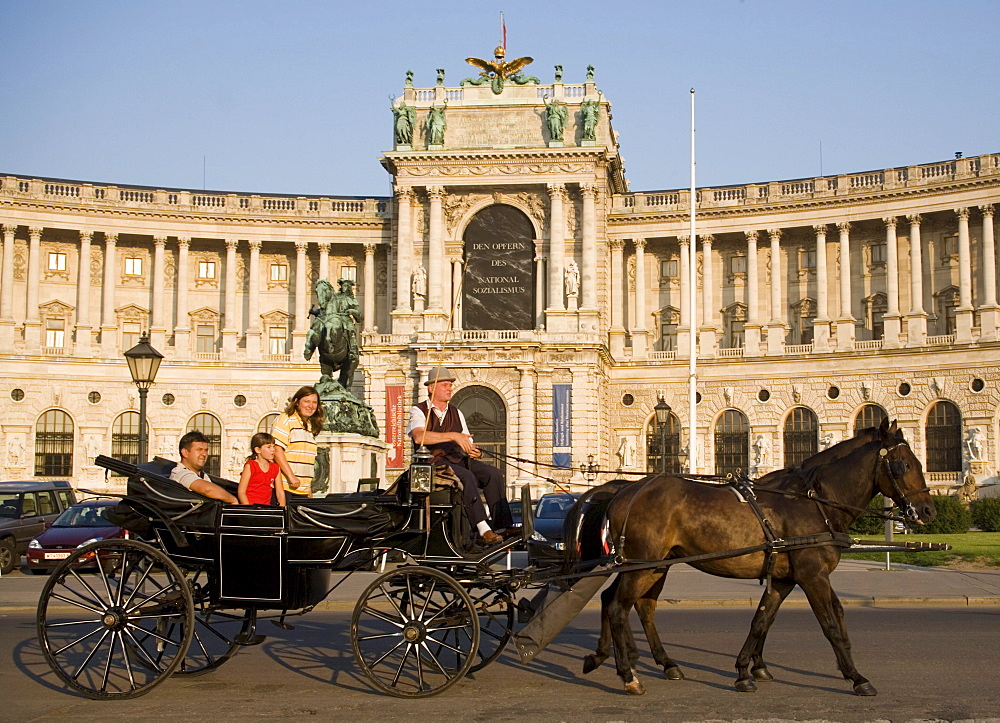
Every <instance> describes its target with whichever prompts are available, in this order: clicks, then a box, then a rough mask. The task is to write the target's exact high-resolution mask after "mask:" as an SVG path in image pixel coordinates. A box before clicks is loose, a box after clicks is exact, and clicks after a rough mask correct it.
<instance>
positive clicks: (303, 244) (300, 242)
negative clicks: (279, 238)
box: [295, 239, 309, 254]
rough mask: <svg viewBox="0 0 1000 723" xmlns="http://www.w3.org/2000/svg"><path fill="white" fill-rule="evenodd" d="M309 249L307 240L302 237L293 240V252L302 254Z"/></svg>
mask: <svg viewBox="0 0 1000 723" xmlns="http://www.w3.org/2000/svg"><path fill="white" fill-rule="evenodd" d="M308 249H309V242H308V241H305V240H304V239H296V241H295V252H296V253H300V254H304V253H305V252H306V251H307V250H308Z"/></svg>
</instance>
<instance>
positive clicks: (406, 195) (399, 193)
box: [396, 186, 413, 201]
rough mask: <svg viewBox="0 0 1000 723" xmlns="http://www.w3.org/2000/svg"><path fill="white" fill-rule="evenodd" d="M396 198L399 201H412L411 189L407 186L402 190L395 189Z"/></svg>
mask: <svg viewBox="0 0 1000 723" xmlns="http://www.w3.org/2000/svg"><path fill="white" fill-rule="evenodd" d="M396 198H398V199H399V200H400V201H412V200H413V189H412V188H410V187H409V186H406V187H403V188H396Z"/></svg>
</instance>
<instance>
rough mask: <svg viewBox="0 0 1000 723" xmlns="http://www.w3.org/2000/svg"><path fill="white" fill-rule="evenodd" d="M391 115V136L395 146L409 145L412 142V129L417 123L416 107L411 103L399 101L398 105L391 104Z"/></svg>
mask: <svg viewBox="0 0 1000 723" xmlns="http://www.w3.org/2000/svg"><path fill="white" fill-rule="evenodd" d="M390 107H391V108H392V117H393V138H394V140H395V141H396V145H397V146H409V145H412V144H413V129H414V128H415V127H416V125H417V109H416V108H414V107H413V106H411V105H406V103H404V102H403V101H399V104H398V105H391V106H390Z"/></svg>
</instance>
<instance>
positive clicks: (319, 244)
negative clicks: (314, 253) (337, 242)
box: [315, 241, 332, 254]
mask: <svg viewBox="0 0 1000 723" xmlns="http://www.w3.org/2000/svg"><path fill="white" fill-rule="evenodd" d="M315 244H316V248H318V249H319V252H320V253H321V254H322V253H330V246H331V245H332V243H331V242H330V241H316V242H315Z"/></svg>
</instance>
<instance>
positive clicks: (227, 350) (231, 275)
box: [222, 238, 241, 360]
mask: <svg viewBox="0 0 1000 723" xmlns="http://www.w3.org/2000/svg"><path fill="white" fill-rule="evenodd" d="M237 244H239V241H238V240H237V239H234V238H227V239H226V281H225V283H226V289H225V308H224V312H223V319H222V355H223V358H224V359H227V360H232V359H234V358H235V357H236V343H237V342H238V341H239V337H240V326H241V325H240V323H239V321H240V320H239V319H238V318H237V313H236V284H237V281H236V246H237Z"/></svg>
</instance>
